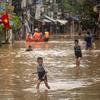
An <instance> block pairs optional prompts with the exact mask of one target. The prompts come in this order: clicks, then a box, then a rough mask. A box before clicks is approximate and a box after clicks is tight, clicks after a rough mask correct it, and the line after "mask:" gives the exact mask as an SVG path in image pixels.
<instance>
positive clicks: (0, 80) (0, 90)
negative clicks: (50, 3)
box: [0, 40, 100, 100]
mask: <svg viewBox="0 0 100 100" xmlns="http://www.w3.org/2000/svg"><path fill="white" fill-rule="evenodd" d="M73 43H74V42H73V41H72V40H67V41H66V40H63V41H62V40H61V41H57V40H56V41H49V42H48V43H32V44H31V45H32V46H33V51H31V52H25V50H26V47H27V46H28V45H29V44H26V43H25V42H23V41H22V42H15V43H14V44H13V45H3V47H2V48H0V100H100V44H99V41H97V48H96V49H93V50H90V51H86V50H85V49H84V42H83V41H81V42H80V45H81V46H82V52H83V58H82V59H81V65H80V67H76V66H75V57H74V51H73V46H74V44H73ZM39 56H41V57H43V58H44V66H45V69H46V70H47V71H48V82H49V85H50V87H51V89H50V90H47V89H46V87H45V86H44V83H42V84H41V85H40V90H39V91H37V90H36V80H37V75H36V74H32V73H33V72H36V66H37V62H36V59H37V57H39Z"/></svg>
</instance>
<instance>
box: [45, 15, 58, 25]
mask: <svg viewBox="0 0 100 100" xmlns="http://www.w3.org/2000/svg"><path fill="white" fill-rule="evenodd" d="M44 17H45V18H46V19H48V20H50V21H52V22H54V23H56V20H54V19H53V18H51V17H49V16H47V15H45V16H44Z"/></svg>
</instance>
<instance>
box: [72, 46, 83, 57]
mask: <svg viewBox="0 0 100 100" xmlns="http://www.w3.org/2000/svg"><path fill="white" fill-rule="evenodd" d="M74 51H75V55H76V56H78V55H82V53H81V47H80V46H75V47H74Z"/></svg>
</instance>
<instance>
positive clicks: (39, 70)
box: [37, 65, 45, 73]
mask: <svg viewBox="0 0 100 100" xmlns="http://www.w3.org/2000/svg"><path fill="white" fill-rule="evenodd" d="M44 71H45V69H44V67H43V66H42V65H39V66H37V72H38V73H39V72H44Z"/></svg>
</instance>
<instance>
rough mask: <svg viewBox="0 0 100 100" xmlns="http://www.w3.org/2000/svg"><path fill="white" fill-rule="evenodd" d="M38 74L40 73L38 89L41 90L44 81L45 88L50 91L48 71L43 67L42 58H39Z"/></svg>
mask: <svg viewBox="0 0 100 100" xmlns="http://www.w3.org/2000/svg"><path fill="white" fill-rule="evenodd" d="M37 63H38V66H37V73H38V81H37V87H36V88H37V89H39V86H40V83H41V82H42V81H44V83H45V86H46V87H47V88H48V89H50V87H49V85H48V81H47V75H46V71H45V69H44V67H43V58H42V57H38V58H37Z"/></svg>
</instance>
